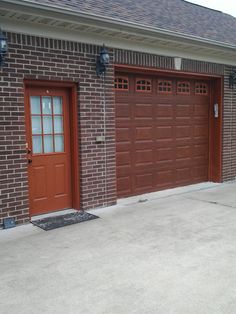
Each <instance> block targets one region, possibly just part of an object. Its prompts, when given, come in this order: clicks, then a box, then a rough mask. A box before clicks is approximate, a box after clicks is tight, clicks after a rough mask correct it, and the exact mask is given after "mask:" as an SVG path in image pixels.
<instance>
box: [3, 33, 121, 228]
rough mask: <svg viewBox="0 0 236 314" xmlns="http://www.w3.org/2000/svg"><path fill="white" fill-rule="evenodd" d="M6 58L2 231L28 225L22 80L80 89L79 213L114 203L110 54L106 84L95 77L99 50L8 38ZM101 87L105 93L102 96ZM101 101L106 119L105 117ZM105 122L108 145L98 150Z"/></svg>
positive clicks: (48, 40) (30, 39)
mask: <svg viewBox="0 0 236 314" xmlns="http://www.w3.org/2000/svg"><path fill="white" fill-rule="evenodd" d="M6 35H7V38H8V41H9V53H8V55H7V58H6V64H5V66H4V68H3V69H1V70H0V95H1V97H0V122H1V123H0V161H1V163H0V225H1V224H2V219H3V218H5V217H15V218H16V221H17V223H23V222H26V221H27V220H28V219H29V204H28V178H27V164H26V158H25V152H26V150H25V143H26V138H25V117H24V85H23V84H24V83H23V80H24V79H39V80H45V81H47V80H50V81H51V80H53V81H73V82H76V83H78V124H79V130H80V136H79V162H80V169H81V173H80V180H81V182H80V186H81V191H80V193H81V208H83V209H86V208H94V207H99V206H106V205H111V204H114V203H115V202H116V183H115V142H114V138H115V135H114V132H115V126H114V123H115V122H114V121H115V120H114V96H113V81H114V78H113V75H114V73H113V66H112V59H113V54H112V51H111V52H110V56H111V65H110V66H109V68H108V70H107V73H106V76H105V81H104V82H103V79H102V78H98V77H97V76H96V73H95V63H96V55H97V54H98V52H99V50H100V47H96V46H92V45H85V44H80V43H75V42H67V41H60V40H52V39H47V38H39V37H33V36H26V35H20V34H13V33H7V34H6ZM104 86H105V93H104ZM104 99H105V106H106V114H105V115H104ZM104 116H105V119H106V139H107V140H106V143H105V144H97V143H96V141H95V139H96V136H99V135H103V132H104Z"/></svg>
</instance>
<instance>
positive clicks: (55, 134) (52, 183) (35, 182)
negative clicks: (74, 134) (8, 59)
mask: <svg viewBox="0 0 236 314" xmlns="http://www.w3.org/2000/svg"><path fill="white" fill-rule="evenodd" d="M68 106H69V96H68V92H67V90H66V89H65V90H63V89H61V88H60V89H57V88H53V89H51V88H46V87H45V88H36V87H33V88H27V90H26V127H27V159H28V174H29V196H30V214H31V215H37V214H42V213H47V212H51V211H55V210H61V209H66V208H71V207H72V192H71V162H70V159H71V158H70V129H69V108H68Z"/></svg>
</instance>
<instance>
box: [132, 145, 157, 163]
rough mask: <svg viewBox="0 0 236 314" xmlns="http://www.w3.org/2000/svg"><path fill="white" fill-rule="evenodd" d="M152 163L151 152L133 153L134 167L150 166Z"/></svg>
mask: <svg viewBox="0 0 236 314" xmlns="http://www.w3.org/2000/svg"><path fill="white" fill-rule="evenodd" d="M152 163H153V150H152V149H147V150H136V151H135V153H134V165H135V166H136V167H137V166H143V165H146V166H148V165H152Z"/></svg>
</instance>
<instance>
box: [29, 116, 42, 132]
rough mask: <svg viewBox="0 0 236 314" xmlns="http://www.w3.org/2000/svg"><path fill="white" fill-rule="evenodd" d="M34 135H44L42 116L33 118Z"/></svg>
mask: <svg viewBox="0 0 236 314" xmlns="http://www.w3.org/2000/svg"><path fill="white" fill-rule="evenodd" d="M31 121H32V134H42V124H41V116H32V119H31Z"/></svg>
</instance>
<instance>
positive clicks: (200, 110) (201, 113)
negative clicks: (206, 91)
mask: <svg viewBox="0 0 236 314" xmlns="http://www.w3.org/2000/svg"><path fill="white" fill-rule="evenodd" d="M208 110H209V109H208V106H207V105H205V104H204V105H195V106H194V116H195V118H197V117H207V116H208Z"/></svg>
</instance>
